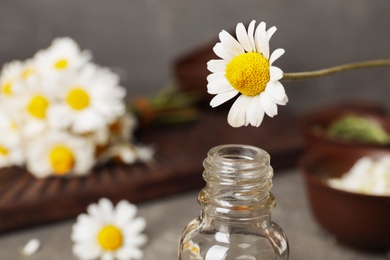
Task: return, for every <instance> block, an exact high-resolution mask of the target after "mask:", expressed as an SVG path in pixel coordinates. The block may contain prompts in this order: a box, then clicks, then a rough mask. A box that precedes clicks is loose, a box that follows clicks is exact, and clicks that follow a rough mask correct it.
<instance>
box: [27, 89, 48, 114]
mask: <svg viewBox="0 0 390 260" xmlns="http://www.w3.org/2000/svg"><path fill="white" fill-rule="evenodd" d="M48 106H49V101H48V100H47V99H46V97H44V96H40V95H37V96H35V97H33V98H32V99H31V101H30V103H29V104H28V106H27V111H28V112H29V113H30V114H31V115H32V116H34V117H36V118H39V119H43V118H45V117H46V109H47V107H48Z"/></svg>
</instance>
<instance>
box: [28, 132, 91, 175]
mask: <svg viewBox="0 0 390 260" xmlns="http://www.w3.org/2000/svg"><path fill="white" fill-rule="evenodd" d="M94 151H95V147H94V144H93V142H91V140H90V139H88V138H83V137H80V136H75V135H72V134H69V133H67V132H58V131H54V130H52V131H49V132H48V133H45V134H44V135H42V136H40V137H39V138H36V139H35V140H32V141H30V142H29V144H28V147H27V169H28V170H29V171H30V172H31V173H32V174H33V175H35V176H36V177H37V178H44V177H48V176H50V175H55V176H64V175H70V174H72V175H85V174H87V173H88V171H89V170H90V168H91V167H92V166H93V163H94Z"/></svg>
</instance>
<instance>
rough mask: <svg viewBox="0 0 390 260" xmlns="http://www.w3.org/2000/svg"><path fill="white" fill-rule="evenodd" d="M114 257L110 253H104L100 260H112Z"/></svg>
mask: <svg viewBox="0 0 390 260" xmlns="http://www.w3.org/2000/svg"><path fill="white" fill-rule="evenodd" d="M114 259H115V256H114V254H113V253H112V252H104V254H103V255H102V257H101V260H114Z"/></svg>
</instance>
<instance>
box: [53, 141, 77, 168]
mask: <svg viewBox="0 0 390 260" xmlns="http://www.w3.org/2000/svg"><path fill="white" fill-rule="evenodd" d="M49 159H50V164H51V167H52V169H53V172H54V173H55V174H57V175H64V174H66V173H67V172H69V171H70V170H71V169H72V168H73V166H74V164H75V158H74V154H73V152H72V151H71V150H70V149H69V148H68V147H66V146H63V145H58V146H56V147H54V148H53V149H52V150H51V151H50V154H49Z"/></svg>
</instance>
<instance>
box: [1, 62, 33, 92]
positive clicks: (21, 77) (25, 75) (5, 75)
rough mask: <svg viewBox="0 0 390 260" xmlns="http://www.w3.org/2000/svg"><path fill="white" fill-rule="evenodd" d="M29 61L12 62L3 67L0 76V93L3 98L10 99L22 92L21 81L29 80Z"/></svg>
mask: <svg viewBox="0 0 390 260" xmlns="http://www.w3.org/2000/svg"><path fill="white" fill-rule="evenodd" d="M32 74H33V69H32V65H31V61H26V62H22V61H12V62H10V63H7V64H5V65H4V66H3V68H2V71H1V76H0V93H1V96H2V97H3V98H4V97H5V98H7V97H12V96H14V95H15V94H18V93H20V92H21V91H23V90H24V85H23V81H27V80H28V79H29V78H31V76H32Z"/></svg>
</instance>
